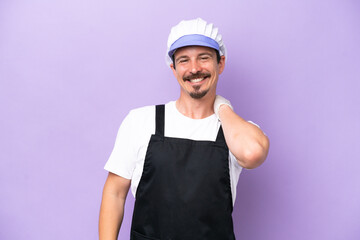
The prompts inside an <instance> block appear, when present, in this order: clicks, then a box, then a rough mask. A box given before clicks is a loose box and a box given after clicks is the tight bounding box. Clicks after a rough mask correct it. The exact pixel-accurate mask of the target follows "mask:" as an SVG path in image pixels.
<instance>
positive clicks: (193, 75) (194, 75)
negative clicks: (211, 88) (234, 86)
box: [183, 72, 211, 81]
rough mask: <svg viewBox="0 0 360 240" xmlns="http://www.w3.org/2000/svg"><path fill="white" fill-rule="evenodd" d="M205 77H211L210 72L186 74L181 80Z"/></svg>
mask: <svg viewBox="0 0 360 240" xmlns="http://www.w3.org/2000/svg"><path fill="white" fill-rule="evenodd" d="M206 77H211V74H210V73H201V72H199V73H195V74H190V75H187V76H184V77H183V80H184V81H190V80H192V79H197V78H206Z"/></svg>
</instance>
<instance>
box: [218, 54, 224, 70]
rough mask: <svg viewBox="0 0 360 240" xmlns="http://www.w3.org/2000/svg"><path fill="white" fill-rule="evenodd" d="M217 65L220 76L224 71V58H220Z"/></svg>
mask: <svg viewBox="0 0 360 240" xmlns="http://www.w3.org/2000/svg"><path fill="white" fill-rule="evenodd" d="M218 65H219V74H221V73H222V72H223V71H224V69H225V56H221V57H220V61H219V64H218Z"/></svg>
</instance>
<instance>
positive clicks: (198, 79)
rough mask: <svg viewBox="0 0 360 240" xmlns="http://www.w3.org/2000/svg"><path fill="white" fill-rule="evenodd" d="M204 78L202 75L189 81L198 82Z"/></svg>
mask: <svg viewBox="0 0 360 240" xmlns="http://www.w3.org/2000/svg"><path fill="white" fill-rule="evenodd" d="M204 79H205V78H204V77H203V78H195V79H190V80H189V81H190V82H191V83H198V82H201V81H202V80H204Z"/></svg>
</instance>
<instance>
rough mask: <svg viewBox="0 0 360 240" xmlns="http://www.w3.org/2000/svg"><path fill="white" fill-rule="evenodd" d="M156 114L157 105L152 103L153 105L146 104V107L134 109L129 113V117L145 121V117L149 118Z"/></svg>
mask: <svg viewBox="0 0 360 240" xmlns="http://www.w3.org/2000/svg"><path fill="white" fill-rule="evenodd" d="M154 115H155V106H154V105H151V106H144V107H139V108H134V109H132V110H131V111H130V112H129V114H128V115H127V118H132V120H135V119H138V120H139V121H143V120H144V119H147V118H149V117H152V116H154Z"/></svg>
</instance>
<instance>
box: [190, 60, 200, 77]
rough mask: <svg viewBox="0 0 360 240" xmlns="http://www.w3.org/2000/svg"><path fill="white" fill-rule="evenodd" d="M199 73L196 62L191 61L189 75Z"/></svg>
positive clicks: (198, 65) (198, 66)
mask: <svg viewBox="0 0 360 240" xmlns="http://www.w3.org/2000/svg"><path fill="white" fill-rule="evenodd" d="M200 71H201V66H200V64H199V63H198V61H191V73H192V74H195V73H198V72H200Z"/></svg>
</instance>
